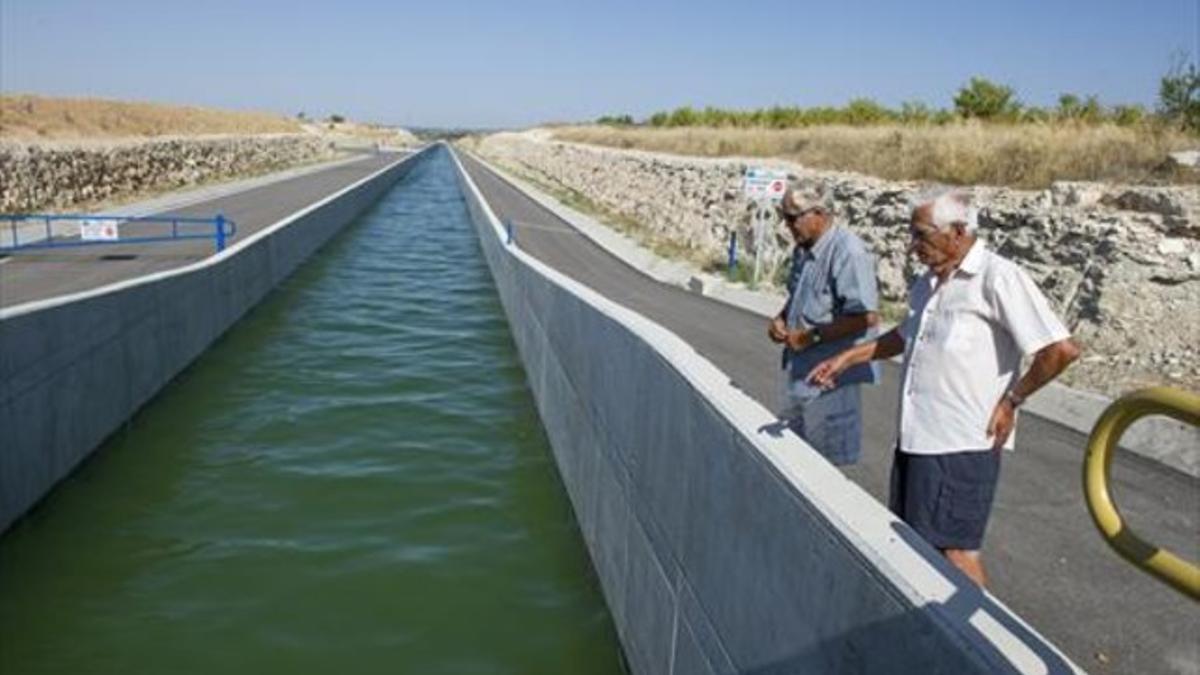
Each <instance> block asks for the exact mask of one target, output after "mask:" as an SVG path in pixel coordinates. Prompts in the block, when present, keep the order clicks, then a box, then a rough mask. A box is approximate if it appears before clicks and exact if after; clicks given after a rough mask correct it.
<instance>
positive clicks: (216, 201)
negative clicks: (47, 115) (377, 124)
mask: <svg viewBox="0 0 1200 675" xmlns="http://www.w3.org/2000/svg"><path fill="white" fill-rule="evenodd" d="M404 156H406V155H405V153H384V154H381V155H378V156H372V157H367V158H365V159H362V160H360V161H354V162H339V163H337V164H335V165H333V166H330V167H328V168H325V169H322V170H318V171H306V172H295V173H293V174H291V176H290V177H288V178H285V179H284V180H278V181H269V182H268V181H266V180H265V179H262V180H260V181H256V182H255V183H253V184H252V185H254V186H253V187H250V188H248V189H245V190H242V191H239V192H236V193H233V194H225V193H218V196H215V197H213V198H211V199H204V200H200V201H191V202H190V203H188V204H187V205H186V206H183V207H179V208H173V209H170V210H167V211H163V212H160V213H156V214H154V215H160V216H179V217H201V218H211V217H213V216H214V215H215V214H217V213H223V214H224V215H225V217H226V218H229V219H231V220H233V221H234V222H236V223H237V236H236V237H235V238H233V239H230V240H229V244H230V245H232V244H235V243H237V242H238V241H240V240H242V239H244V238H245V237H247V236H249V235H250V234H253V233H254V232H256V231H258V230H260V229H263V228H265V227H267V226H269V225H271V224H273V223H275V222H278V221H279V220H280V219H282V218H284V217H285V216H288V215H290V214H292V213H295V212H296V211H299V210H301V209H303V208H304V207H306V206H308V205H309V204H312V203H314V202H317V201H320V200H321V199H324V198H325V197H327V196H329V195H331V194H333V193H335V192H337V191H338V190H341V189H342V188H345V187H347V186H349V185H351V184H353V183H354V182H356V181H358V180H361V179H362V178H365V177H366V176H368V175H370V174H372V173H374V172H376V171H378V170H379V169H381V168H383V167H384V166H387V165H388V164H391V163H392V162H395V161H397V160H399V159H401V158H403V157H404ZM189 201H190V200H189ZM132 210H137V211H139V213H140V214H141V215H150V214H146V213H144V212H143V211H142V210H139V209H132ZM71 227H72V224H71V223H67V222H65V221H64V222H58V223H57V224H56V225H55V231H56V232H63V233H65V232H69V231H70V229H71ZM163 231H164V228H163V226H161V225H160V226H154V225H126V226H122V231H121V232H122V236H137V235H138V234H139V233H141V232H145V233H146V234H150V233H153V234H162V233H163ZM214 250H215V248H214V244H213V241H212V240H211V239H194V240H182V241H178V242H162V243H152V244H117V245H112V246H87V247H80V248H62V249H40V250H28V251H21V252H18V253H14V254H12V255H9V256H8V257H5V258H0V308H3V307H11V306H14V305H19V304H23V303H26V302H32V301H34V300H43V299H46V298H52V297H56V296H59V295H65V294H68V293H75V292H79V291H84V290H88V289H92V288H96V287H99V286H103V285H106V284H110V283H114V282H117V281H122V280H125V279H132V278H135V277H140V276H144V275H146V274H151V273H154V272H160V271H162V270H166V269H171V268H174V267H180V266H183V265H187V264H189V263H192V262H195V261H197V260H201V259H203V258H205V257H207V256H209V255H211V254H212V253H213V252H214Z"/></svg>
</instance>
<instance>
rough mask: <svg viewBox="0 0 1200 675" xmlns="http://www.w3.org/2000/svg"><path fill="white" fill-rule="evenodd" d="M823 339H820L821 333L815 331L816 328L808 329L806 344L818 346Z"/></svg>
mask: <svg viewBox="0 0 1200 675" xmlns="http://www.w3.org/2000/svg"><path fill="white" fill-rule="evenodd" d="M823 339H824V338H822V337H821V331H819V330H817V329H816V328H809V329H808V344H810V345H819V344H821V340H823Z"/></svg>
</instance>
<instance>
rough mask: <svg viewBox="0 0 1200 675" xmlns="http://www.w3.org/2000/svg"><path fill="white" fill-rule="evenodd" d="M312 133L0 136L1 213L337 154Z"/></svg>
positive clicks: (67, 205)
mask: <svg viewBox="0 0 1200 675" xmlns="http://www.w3.org/2000/svg"><path fill="white" fill-rule="evenodd" d="M336 154H337V151H336V150H335V148H334V147H333V146H332V145H331V143H330V142H329V141H328V140H327V139H323V138H321V137H318V136H312V135H307V134H288V135H263V136H211V137H198V138H166V139H154V140H144V141H128V142H110V143H86V144H62V143H53V144H50V143H47V144H29V143H15V142H2V143H0V213H13V212H30V211H46V210H62V209H74V208H79V207H81V206H85V205H89V204H95V203H99V202H103V201H105V200H111V199H120V198H128V197H132V196H133V195H138V194H143V193H146V192H152V191H160V190H170V189H176V188H180V187H187V186H192V185H197V184H200V183H204V182H208V181H212V180H216V179H227V178H232V177H236V176H243V175H249V174H258V173H265V172H268V171H273V170H277V169H281V168H286V167H288V166H293V165H296V164H302V163H307V162H315V161H320V160H325V159H331V158H333V157H334V156H335V155H336Z"/></svg>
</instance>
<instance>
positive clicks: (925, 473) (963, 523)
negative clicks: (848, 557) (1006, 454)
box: [888, 450, 1000, 551]
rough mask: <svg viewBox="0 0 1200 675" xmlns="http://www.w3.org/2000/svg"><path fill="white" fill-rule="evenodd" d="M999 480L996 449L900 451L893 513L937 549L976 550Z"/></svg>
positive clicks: (890, 505) (894, 463)
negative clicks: (930, 452)
mask: <svg viewBox="0 0 1200 675" xmlns="http://www.w3.org/2000/svg"><path fill="white" fill-rule="evenodd" d="M999 477H1000V453H999V452H996V451H994V450H985V451H980V452H955V453H951V454H946V455H914V454H909V453H906V452H901V451H900V450H896V456H895V459H894V460H893V461H892V486H891V495H890V497H889V499H888V508H890V509H891V510H892V513H895V514H896V515H897V516H899V517H900V519H901V520H903V521H904V522H906V523H908V524H909V525H910V526H912V528H913V529H914V530H916V531H917V534H920V535H921V536H922V537H924V538H925V541H928V542H929V543H930V544H932V545H933V546H935V547H937V548H940V549H948V548H952V549H960V550H964V551H977V550H979V548H980V546H981V545H982V544H983V532H984V530H985V529H986V528H987V522H988V516H989V515H990V514H991V512H992V497H993V496H994V495H995V493H996V480H997V479H998V478H999Z"/></svg>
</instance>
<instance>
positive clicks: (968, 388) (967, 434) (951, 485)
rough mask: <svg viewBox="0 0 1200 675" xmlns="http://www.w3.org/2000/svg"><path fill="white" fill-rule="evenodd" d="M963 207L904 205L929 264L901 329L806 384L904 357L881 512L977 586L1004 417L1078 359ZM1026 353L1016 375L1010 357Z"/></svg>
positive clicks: (1046, 309)
mask: <svg viewBox="0 0 1200 675" xmlns="http://www.w3.org/2000/svg"><path fill="white" fill-rule="evenodd" d="M976 224H977V218H976V213H975V210H974V209H973V208H971V205H970V201H969V199H968V198H967V197H966V196H965V195H963V194H961V193H954V192H947V193H944V194H941V195H938V196H936V197H934V198H931V199H926V200H924V201H922V202H921V203H919V204H918V205H917V206H916V208H915V209H913V213H912V219H911V221H910V227H909V234H910V236H911V238H912V243H911V246H910V251H911V252H913V253H915V254H916V256H917V258H918V259H919V260H920V261H921V262H922V263H924V264H925V265H927V266H928V267H929V271H928V272H926V273H925V274H924V275H923V276H922V277H921V278H920V279H918V280H917V281H916V283H915V284H914V285H913V287H912V289H911V291H910V293H909V305H910V306H909V313H908V318H906V319H905V320H904V322H903V323H902V324H901V325H900V326H898V327H896V328H895V329H893V330H892V331H890V332H888V333H887V334H886V335H884V336H882V337H880V338H879V339H878V340H875V341H873V342H866V343H863V344H860V345H857V346H855V347H852V348H850V349H847V350H846V351H843V352H841V353H840V354H838V355H836V356H833V357H831V358H829V359H826V360H825V361H822V362H821V363H820V364H818V365H817V366H816V367H815V368H813V370H812V372H811V374H810V375H809V379H810V381H812V382H814V383H815V384H818V385H821V386H826V387H828V386H832V385H833V384H834V383H835V382H836V379H837V377H838V375H839V374H841V373H842V372H844V371H845V370H846V369H848V368H850V367H853V366H854V365H857V364H860V363H866V362H868V361H871V360H873V359H886V358H890V357H892V356H895V355H897V354H900V353H904V368H903V376H902V380H901V392H900V420H899V439H898V441H897V446H896V456H895V458H894V460H893V463H892V480H891V495H890V498H889V502H890V508H891V509H892V511H893V512H895V513H896V514H897V515H898V516H900V517H901V518H902V519H903V520H904V521H905V522H907V523H908V524H909V525H911V526H912V527H913V529H915V530H916V531H917V532H918V533H919V534H920V535H921V536H922V537H924V538H925V539H926V540H927V541H928V542H929V543H930V544H932V545H933V546H935V547H937V548H938V549H939V550H941V551H942V553H943V555H945V556H946V558H947V559H948V560H949V561H950V562H951V563H953V564H954V565H955V566H956V567H958V568H959V569H961V570H962V571H963V572H965V573H966V574H967V576H969V577H971V579H973V580H974V581H975V582H976V583H978V584H979V585H981V586H982V585H984V584H985V583H986V581H987V577H986V574H985V572H984V568H983V562H982V560H981V559H980V556H979V549H980V547H981V546H982V543H983V533H984V529H985V528H986V526H987V520H988V515H989V514H990V512H991V506H992V497H993V495H994V494H995V486H996V480H997V478H998V477H999V473H1000V450H1001V449H1002V448H1007V449H1010V450H1011V449H1012V448H1013V433H1012V432H1013V426H1014V423H1015V420H1016V411H1017V408H1019V407H1020V405H1021V403H1022V402H1024V401H1025V399H1026V398H1028V397H1029V395H1030V394H1032V393H1033V392H1035V391H1037V390H1038V389H1039V388H1041V387H1042V386H1043V385H1045V384H1046V383H1047V382H1049V381H1051V380H1053V379H1054V378H1055V377H1057V376H1058V375H1059V373H1061V372H1062V371H1063V370H1064V369H1065V368H1066V367H1067V366H1068V365H1069V364H1070V363H1071V362H1072V361H1074V360H1075V359H1076V358H1078V357H1079V348H1078V347H1077V346H1076V345H1075V343H1074V342H1073V341H1072V340H1071V335H1070V333H1069V332H1068V331H1067V329H1066V327H1065V326H1063V323H1062V321H1060V320H1059V318H1058V317H1057V316H1055V314H1054V312H1053V311H1052V310H1051V309H1050V305H1049V303H1048V302H1047V301H1046V298H1045V296H1044V295H1042V293H1041V291H1040V290H1038V287H1037V285H1036V284H1034V282H1033V280H1032V279H1030V277H1029V275H1028V274H1026V273H1025V271H1024V270H1022V269H1021V268H1020V267H1018V266H1017V265H1016V264H1015V263H1013V262H1011V261H1009V260H1006V259H1005V258H1002V257H1000V256H999V255H996V254H995V253H992V252H991V251H989V250H987V249H986V248H985V247H984V245H983V242H981V241H978V240H977V238H976V236H975V229H976ZM1023 355H1024V356H1032V357H1033V362H1032V364H1031V365H1030V367H1029V369H1028V370H1027V371H1026V372H1025V373H1024V374H1021V373H1020V366H1021V357H1022V356H1023Z"/></svg>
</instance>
